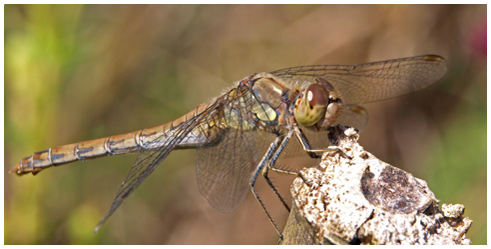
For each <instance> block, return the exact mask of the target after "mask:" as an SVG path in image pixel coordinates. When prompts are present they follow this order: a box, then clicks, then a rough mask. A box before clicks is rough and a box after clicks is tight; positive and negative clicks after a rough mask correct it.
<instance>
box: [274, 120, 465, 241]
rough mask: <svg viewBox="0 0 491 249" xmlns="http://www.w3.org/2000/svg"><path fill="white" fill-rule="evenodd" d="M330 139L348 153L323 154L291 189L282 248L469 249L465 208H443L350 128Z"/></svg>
mask: <svg viewBox="0 0 491 249" xmlns="http://www.w3.org/2000/svg"><path fill="white" fill-rule="evenodd" d="M330 139H331V141H332V143H333V144H335V145H337V146H339V148H340V149H341V150H342V151H343V152H345V153H346V155H347V156H346V155H342V153H340V152H329V153H325V154H324V156H323V159H322V162H321V164H320V166H319V167H314V168H307V169H304V170H302V171H301V174H302V175H303V177H304V178H305V179H306V181H307V182H308V184H306V183H305V182H304V181H302V180H301V179H300V178H297V179H295V181H294V182H293V185H292V186H291V193H292V197H293V198H292V199H293V201H292V202H293V204H292V209H291V212H290V217H289V219H288V221H287V224H286V226H285V229H284V231H283V235H284V239H283V240H282V241H281V244H437V245H443V244H470V243H471V241H470V240H469V239H468V238H467V237H466V232H467V230H468V229H469V227H470V226H471V224H472V221H471V220H470V219H469V218H467V217H463V216H462V215H463V213H464V206H463V205H460V204H456V205H446V204H443V205H442V207H441V209H440V208H439V207H438V204H439V201H438V200H437V199H436V198H435V195H434V194H433V192H431V191H430V189H429V188H428V186H427V184H426V182H425V181H423V180H420V179H417V178H415V177H414V176H413V175H411V174H410V173H407V172H405V171H403V170H400V169H398V168H395V167H393V166H391V165H388V164H387V163H385V162H382V161H380V160H379V159H377V158H376V157H374V156H373V155H372V154H370V153H368V152H366V151H364V150H363V148H362V147H361V146H360V145H359V144H358V143H357V140H358V134H357V133H356V131H355V130H354V129H352V128H349V129H345V128H343V127H336V128H334V129H333V130H332V132H331V135H330Z"/></svg>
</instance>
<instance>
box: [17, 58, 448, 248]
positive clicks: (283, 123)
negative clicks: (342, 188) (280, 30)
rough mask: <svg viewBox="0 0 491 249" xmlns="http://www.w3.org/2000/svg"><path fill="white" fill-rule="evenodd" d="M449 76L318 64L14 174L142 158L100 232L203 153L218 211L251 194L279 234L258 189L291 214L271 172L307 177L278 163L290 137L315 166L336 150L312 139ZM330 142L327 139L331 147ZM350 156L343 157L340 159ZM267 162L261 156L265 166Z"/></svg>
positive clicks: (396, 64)
mask: <svg viewBox="0 0 491 249" xmlns="http://www.w3.org/2000/svg"><path fill="white" fill-rule="evenodd" d="M446 70H447V63H446V61H445V59H444V58H442V57H441V56H438V55H421V56H415V57H408V58H399V59H392V60H386V61H379V62H372V63H365V64H358V65H312V66H298V67H291V68H285V69H280V70H276V71H272V72H269V73H264V72H263V73H254V74H252V75H249V76H247V77H245V78H243V79H242V80H239V81H237V82H235V83H234V85H233V87H231V88H229V89H228V90H227V91H226V92H225V93H224V94H222V95H221V96H219V97H216V98H215V99H213V100H212V101H211V102H210V103H209V104H202V105H199V106H198V107H197V108H196V109H194V110H192V111H190V112H189V113H187V114H185V115H183V116H182V117H180V118H178V119H175V120H173V121H171V122H168V123H166V124H163V125H160V126H157V127H153V128H148V129H142V130H139V131H135V132H130V133H126V134H122V135H116V136H109V137H105V138H99V139H94V140H90V141H84V142H77V143H73V144H68V145H63V146H57V147H51V148H49V149H47V150H43V151H39V152H35V153H33V154H32V155H30V156H28V157H25V158H24V159H22V160H21V161H20V163H19V164H18V165H17V166H16V167H15V168H14V169H12V170H11V171H10V173H16V174H18V175H24V174H27V173H32V174H33V175H36V174H37V173H39V172H41V171H42V170H44V169H46V168H49V167H51V166H58V165H61V164H66V163H70V162H74V161H81V160H86V159H94V158H99V157H104V156H111V155H119V154H126V153H133V152H135V153H138V156H137V159H136V161H135V162H134V164H133V165H132V167H131V168H130V171H129V173H128V175H127V176H126V178H125V179H124V181H123V182H122V184H121V186H120V187H119V190H118V192H117V194H116V198H115V199H114V201H113V203H112V205H111V207H110V209H109V211H108V212H107V213H106V215H105V216H104V217H103V218H102V219H101V221H100V222H99V224H98V225H97V226H96V228H95V229H94V232H96V231H97V230H98V229H99V228H100V227H101V225H102V224H104V222H105V221H106V220H107V219H108V218H109V217H110V216H111V215H112V214H113V213H114V212H115V211H116V209H117V208H118V207H119V206H120V205H121V204H122V203H123V201H124V200H126V198H127V197H128V196H129V195H130V194H131V193H132V192H133V191H134V190H135V189H136V188H137V187H138V186H139V185H140V184H141V183H142V182H143V181H144V180H145V179H146V178H147V177H148V176H149V175H150V174H151V173H152V172H153V171H154V170H155V168H156V167H157V166H158V165H159V164H160V163H161V162H162V161H163V160H164V159H165V158H166V157H167V156H168V155H169V154H170V153H171V152H172V151H173V150H177V149H196V151H197V152H196V153H197V156H196V158H197V159H196V175H197V181H198V187H199V190H200V193H201V194H202V195H203V196H204V197H205V198H206V199H207V200H208V202H209V203H210V204H211V206H213V207H214V208H216V209H218V210H223V211H230V210H233V209H234V208H236V207H237V206H238V205H239V204H240V203H241V202H242V200H243V199H244V197H245V196H246V194H247V192H248V190H249V189H250V190H251V192H252V194H253V195H254V197H255V198H256V200H257V201H258V202H259V204H260V206H261V208H262V209H263V211H264V212H265V214H266V215H267V217H268V218H269V220H270V222H271V223H272V225H273V227H274V229H275V230H276V232H277V233H278V235H279V236H280V239H281V238H282V233H281V231H280V229H279V227H278V226H277V225H276V224H275V222H274V221H273V219H272V216H271V215H270V214H269V213H268V211H267V210H266V207H265V205H264V204H263V202H262V200H261V199H260V197H259V195H258V193H257V191H256V189H255V184H256V180H257V179H258V176H259V175H260V174H261V175H262V176H263V177H264V179H265V180H266V182H267V183H268V185H269V187H271V189H272V190H273V191H274V193H275V194H276V195H277V196H278V197H279V199H280V200H281V202H282V203H283V205H284V206H285V207H286V208H287V210H289V207H288V204H287V203H286V201H285V200H284V198H283V197H282V196H281V195H280V194H279V192H278V191H277V189H276V187H275V186H274V184H273V183H272V182H271V180H270V178H269V176H268V172H270V170H271V171H276V172H280V173H288V174H293V175H297V176H300V177H302V176H301V174H300V173H298V171H295V170H287V169H283V168H281V167H279V166H277V165H276V164H275V162H276V161H277V159H278V158H279V157H280V155H281V154H282V152H283V150H284V149H285V147H286V146H287V144H288V143H289V142H290V140H291V139H292V138H294V139H296V140H297V141H298V142H299V143H300V145H301V146H302V149H303V150H304V151H305V152H306V153H307V155H309V156H310V157H312V158H318V157H319V153H321V152H325V151H339V149H338V148H337V147H336V146H334V145H328V146H325V147H323V148H320V149H315V148H313V147H312V146H311V141H310V140H309V138H308V137H307V136H306V135H305V134H306V132H307V131H309V132H313V133H317V132H322V131H328V129H329V128H330V127H333V126H335V125H338V124H340V125H352V126H355V127H356V126H359V127H360V128H362V127H363V126H364V125H365V124H366V122H367V120H368V115H367V112H366V110H365V109H364V108H363V107H361V106H358V105H359V104H363V103H368V102H373V101H379V100H384V99H388V98H393V97H397V96H400V95H404V94H407V93H410V92H414V91H416V90H420V89H423V88H426V87H428V86H430V85H432V84H433V83H435V82H437V81H438V80H440V79H441V78H442V77H443V75H444V74H445V72H446ZM262 133H268V134H272V135H273V136H271V138H272V141H267V142H268V144H269V146H268V147H267V149H266V150H265V153H264V154H260V153H259V152H258V149H257V144H258V142H257V140H258V139H259V138H258V137H261V136H258V135H257V134H262ZM325 139H327V137H326V138H325ZM340 152H341V153H343V152H342V151H340ZM261 155H262V157H261Z"/></svg>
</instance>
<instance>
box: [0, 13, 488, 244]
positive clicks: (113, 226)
mask: <svg viewBox="0 0 491 249" xmlns="http://www.w3.org/2000/svg"><path fill="white" fill-rule="evenodd" d="M4 9H5V159H4V160H5V161H4V163H5V167H4V180H5V185H4V186H5V193H4V194H5V199H4V205H5V206H4V208H5V212H4V222H5V224H4V230H5V233H4V238H5V243H6V244H276V243H277V240H278V236H277V234H276V232H275V230H274V229H273V227H272V226H271V225H270V223H269V221H268V219H267V217H266V215H265V214H264V213H263V211H262V210H261V208H260V206H259V205H258V204H257V202H256V200H255V199H254V198H253V196H252V195H250V194H248V196H247V197H246V199H245V201H244V202H243V203H242V205H241V206H239V208H237V209H236V210H234V211H233V212H230V213H221V212H218V211H216V210H215V209H213V208H212V207H211V206H210V205H209V204H208V203H207V201H206V200H205V199H204V198H202V197H201V196H200V194H199V192H198V189H197V184H196V177H195V173H194V151H176V152H174V153H172V154H171V155H170V156H169V157H168V158H167V159H166V160H165V161H164V162H163V163H162V165H161V166H160V167H159V168H158V169H157V170H156V171H155V172H154V173H153V174H152V175H151V176H150V177H148V178H147V179H146V180H145V182H144V183H143V184H142V185H141V186H140V187H139V188H138V189H137V190H136V191H135V192H134V193H133V194H132V195H131V197H130V198H128V199H127V201H126V202H125V203H124V204H123V205H122V206H121V207H120V208H119V209H118V210H117V211H116V213H115V214H114V215H113V216H112V217H111V218H110V219H109V220H108V221H107V222H106V224H105V225H104V226H103V227H102V228H101V230H100V231H99V232H98V233H97V234H94V233H93V232H92V230H93V228H94V227H95V225H96V224H97V222H98V221H99V219H100V218H101V217H102V216H103V215H104V214H105V212H106V211H107V210H108V209H109V207H110V205H111V203H112V201H113V199H114V197H115V195H116V192H117V190H118V188H119V186H120V184H121V182H122V180H123V179H124V177H125V176H126V174H127V173H128V171H129V169H130V167H131V165H132V163H133V161H134V160H135V158H136V155H124V156H115V157H108V158H101V159H97V160H92V161H86V162H77V163H73V164H68V165H65V166H62V167H58V168H51V169H48V170H46V171H43V172H42V173H40V174H39V175H36V176H35V177H34V176H32V175H26V176H23V177H17V176H15V175H12V174H8V170H10V169H11V168H13V167H14V166H15V165H16V164H17V163H18V162H19V161H20V160H21V159H22V158H23V157H25V156H28V155H30V154H32V153H33V152H34V151H40V150H44V149H47V148H49V147H51V146H57V145H63V144H69V143H74V142H77V141H84V140H90V139H95V138H99V137H106V136H110V135H117V134H121V133H126V132H131V131H135V130H140V129H142V128H148V127H153V126H157V125H160V124H163V123H166V122H168V121H171V120H173V119H175V118H178V117H180V116H181V115H183V114H184V113H186V112H188V111H190V110H192V109H194V108H195V107H196V106H197V105H199V104H201V103H206V102H208V101H210V100H211V99H213V98H214V97H216V96H218V95H219V94H221V93H222V92H223V89H226V88H227V87H230V86H232V85H233V82H235V81H237V80H240V79H241V78H243V77H244V76H247V75H250V74H252V73H255V72H264V71H266V72H268V71H272V70H276V69H280V68H285V67H290V66H299V65H307V64H355V63H363V62H371V61H377V60H385V59H393V58H399V57H407V56H414V55H420V54H427V53H432V54H439V55H442V56H443V57H445V58H446V59H447V60H448V72H447V74H446V76H445V77H444V78H443V79H442V80H441V81H439V82H438V83H437V84H435V85H434V86H432V87H430V88H429V89H427V90H424V91H420V92H417V93H415V94H409V95H406V96H403V97H400V98H395V99H390V100H386V101H381V102H376V103H370V104H367V105H364V107H365V108H366V109H367V110H368V112H369V115H370V120H369V123H368V125H367V127H366V128H365V130H364V131H363V133H362V134H361V141H360V144H361V145H362V146H364V147H365V149H366V150H367V151H369V152H371V153H373V154H374V155H375V156H377V157H378V158H380V159H382V160H384V161H386V162H388V163H390V164H392V165H394V166H396V167H399V168H402V169H404V170H406V171H408V172H410V173H412V174H413V175H415V176H416V177H418V178H420V179H423V180H425V181H427V182H428V185H429V187H430V189H431V190H432V191H433V192H434V193H435V195H436V197H437V198H438V199H440V200H441V203H462V204H464V205H465V206H466V210H465V215H466V216H468V217H470V218H471V219H472V220H474V223H473V225H472V227H471V228H470V230H469V232H468V234H467V235H468V237H470V239H471V240H472V242H473V243H474V244H486V242H487V240H486V220H487V213H486V210H487V207H486V197H487V195H486V176H487V172H486V97H487V96H486V76H487V75H486V60H487V57H486V54H487V47H486V44H487V33H486V32H487V28H486V21H487V20H486V14H487V13H486V6H485V5H458V6H454V5H427V6H426V5H423V6H422V5H409V6H408V5H349V6H345V5H321V6H319V5H259V6H258V5H246V6H245V5H158V6H145V5H138V6H132V5H89V6H87V5H56V6H52V5H5V6H4ZM312 165H314V164H310V165H309V164H308V165H307V166H312ZM301 167H303V166H298V168H301ZM273 180H274V182H275V183H276V184H278V185H279V186H280V191H281V192H282V193H283V194H284V195H288V193H289V189H288V188H289V185H290V184H291V182H292V180H293V178H292V177H291V176H283V175H273ZM259 182H260V183H259V186H258V188H259V192H260V194H261V196H262V197H263V199H264V200H265V202H266V205H267V207H268V210H269V211H270V212H271V213H272V214H273V217H274V218H275V221H276V222H277V223H278V224H279V226H280V227H283V225H284V223H285V221H286V219H287V216H288V213H287V212H286V210H285V209H284V207H283V206H282V205H281V203H280V202H279V201H277V199H275V197H274V195H273V194H272V193H271V192H272V191H270V190H269V189H268V187H267V186H266V184H264V181H263V180H262V179H261V180H259Z"/></svg>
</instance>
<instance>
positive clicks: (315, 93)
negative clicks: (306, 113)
mask: <svg viewBox="0 0 491 249" xmlns="http://www.w3.org/2000/svg"><path fill="white" fill-rule="evenodd" d="M306 95H307V101H308V102H309V105H310V106H311V108H313V107H314V106H327V104H329V95H328V93H327V92H326V90H325V89H324V87H323V86H321V85H319V84H311V85H310V86H308V87H307V90H306Z"/></svg>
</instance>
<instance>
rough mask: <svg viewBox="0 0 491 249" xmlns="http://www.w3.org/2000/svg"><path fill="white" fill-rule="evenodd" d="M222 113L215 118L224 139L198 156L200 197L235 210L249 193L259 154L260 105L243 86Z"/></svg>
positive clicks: (229, 99) (226, 209) (197, 168)
mask: <svg viewBox="0 0 491 249" xmlns="http://www.w3.org/2000/svg"><path fill="white" fill-rule="evenodd" d="M223 103H224V105H223V113H220V115H215V116H213V120H212V121H210V122H211V123H220V124H222V125H221V126H215V128H214V129H220V130H222V132H219V133H220V134H222V137H221V139H220V140H219V141H218V142H217V143H215V144H214V145H212V146H204V147H200V148H198V150H197V157H196V176H197V180H198V186H199V190H200V192H201V194H202V195H203V196H204V197H205V198H206V199H207V200H208V202H209V203H210V205H211V206H213V207H214V208H216V209H218V210H222V211H229V210H232V209H234V208H236V207H237V206H238V205H239V204H240V203H241V202H242V200H243V199H244V197H245V195H246V194H247V192H248V190H249V180H250V178H251V172H252V169H254V168H255V167H256V166H257V163H258V153H257V151H256V149H257V147H256V144H255V140H254V134H253V132H252V131H253V130H254V128H255V127H254V114H253V113H252V112H251V109H252V106H253V105H254V104H256V103H257V101H256V99H255V98H254V96H253V94H252V92H251V91H250V90H249V89H248V88H247V87H246V86H245V85H241V86H239V87H238V88H237V91H236V92H232V93H231V94H229V95H228V98H227V99H224V101H223Z"/></svg>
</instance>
